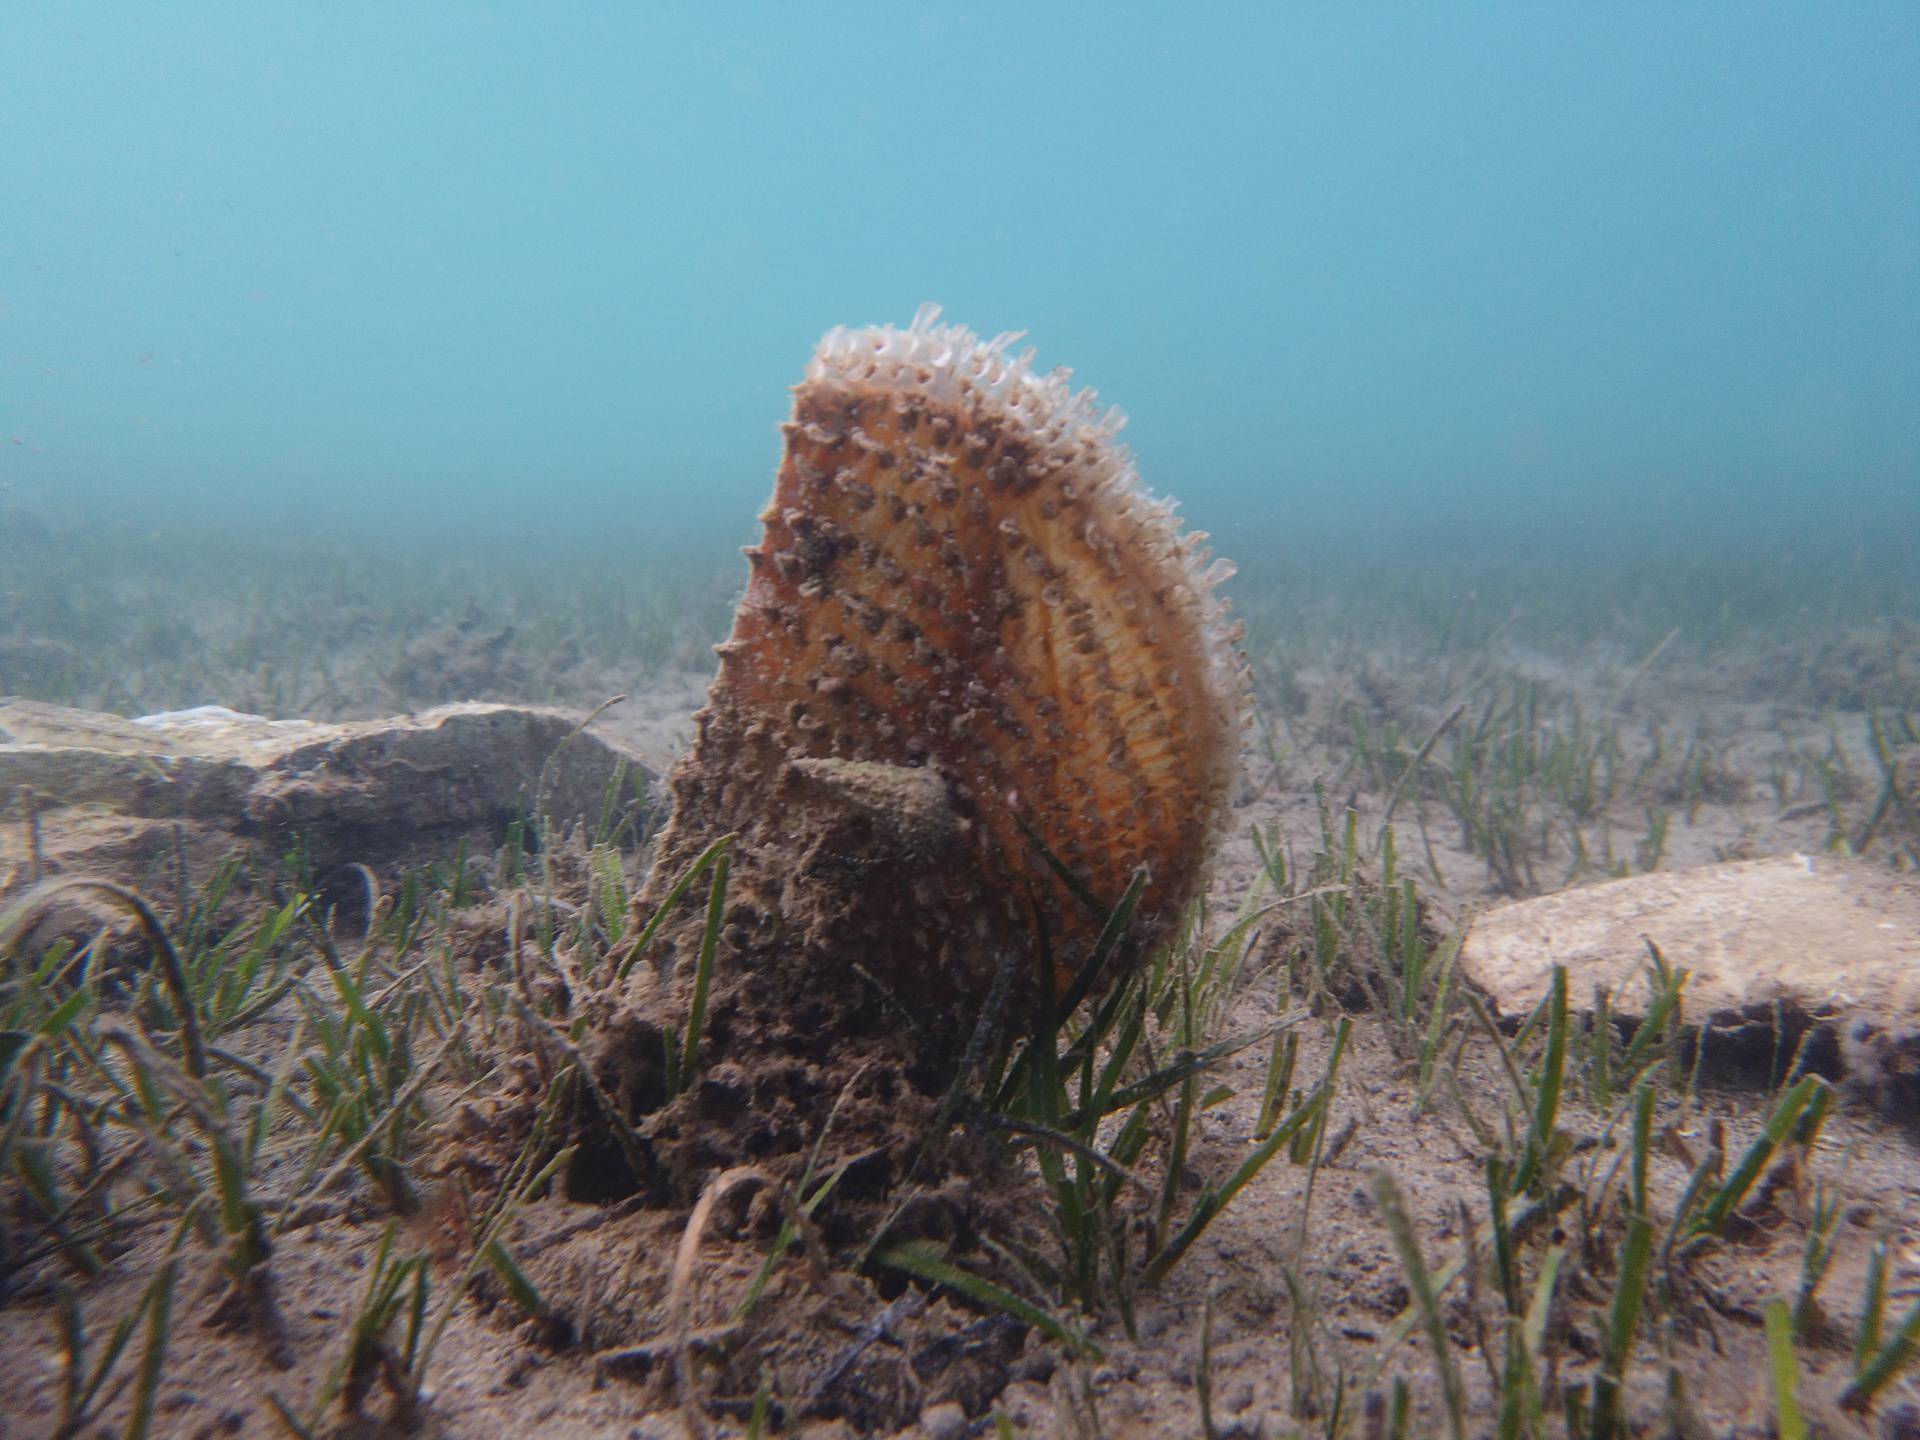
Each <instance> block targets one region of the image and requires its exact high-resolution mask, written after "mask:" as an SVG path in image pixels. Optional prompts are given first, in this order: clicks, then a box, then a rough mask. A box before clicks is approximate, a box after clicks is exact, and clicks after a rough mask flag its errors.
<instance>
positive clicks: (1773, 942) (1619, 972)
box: [1460, 855, 1920, 1108]
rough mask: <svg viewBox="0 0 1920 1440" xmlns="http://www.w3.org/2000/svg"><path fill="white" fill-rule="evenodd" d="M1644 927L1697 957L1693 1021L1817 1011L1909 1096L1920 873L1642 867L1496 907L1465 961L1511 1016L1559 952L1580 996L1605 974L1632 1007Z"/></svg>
mask: <svg viewBox="0 0 1920 1440" xmlns="http://www.w3.org/2000/svg"><path fill="white" fill-rule="evenodd" d="M1648 941H1652V942H1653V944H1655V945H1657V946H1658V947H1659V948H1660V953H1661V954H1662V956H1663V957H1665V959H1666V961H1667V963H1668V964H1670V965H1674V966H1684V967H1685V968H1686V970H1687V971H1688V972H1689V978H1688V980H1687V986H1686V991H1685V995H1684V1002H1683V1003H1684V1006H1685V1014H1686V1017H1687V1019H1688V1020H1689V1021H1691V1022H1694V1023H1705V1024H1706V1025H1708V1026H1709V1027H1710V1028H1713V1029H1718V1030H1729V1031H1745V1032H1753V1031H1755V1030H1758V1031H1760V1032H1761V1034H1760V1035H1758V1036H1756V1037H1755V1038H1759V1039H1766V1038H1769V1037H1770V1036H1771V1035H1772V1032H1773V1029H1774V1027H1775V1026H1776V1025H1779V1024H1781V1023H1782V1022H1784V1023H1785V1024H1786V1025H1787V1027H1788V1028H1789V1030H1790V1031H1792V1032H1796V1033H1797V1032H1798V1031H1800V1030H1801V1029H1803V1028H1804V1027H1806V1026H1808V1025H1812V1026H1814V1027H1817V1029H1819V1030H1820V1031H1822V1032H1824V1033H1826V1034H1829V1035H1831V1036H1832V1038H1833V1041H1834V1042H1835V1043H1834V1045H1833V1046H1831V1047H1829V1048H1828V1053H1829V1054H1831V1055H1833V1056H1834V1058H1835V1059H1836V1061H1837V1063H1838V1064H1839V1066H1840V1067H1841V1068H1843V1069H1844V1070H1845V1071H1846V1072H1847V1074H1848V1075H1849V1077H1850V1078H1851V1079H1853V1080H1855V1081H1857V1082H1860V1083H1863V1084H1867V1085H1874V1086H1878V1085H1881V1084H1884V1085H1886V1086H1887V1087H1888V1091H1887V1097H1888V1098H1890V1099H1891V1100H1893V1101H1894V1102H1895V1103H1896V1104H1897V1105H1899V1106H1900V1107H1901V1108H1911V1107H1912V1105H1913V1101H1914V1098H1915V1093H1916V1087H1915V1086H1914V1085H1913V1083H1912V1082H1911V1080H1910V1079H1908V1078H1907V1077H1908V1076H1909V1075H1910V1074H1911V1073H1912V1072H1914V1071H1916V1070H1920V1064H1917V1063H1916V1062H1917V1061H1920V878H1916V877H1915V876H1912V875H1909V874H1904V873H1902V872H1898V871H1894V870H1891V869H1889V868H1888V867H1886V866H1885V865H1880V864H1874V863H1870V862H1867V861H1862V860H1856V859H1844V858H1841V857H1838V856H1824V855H1822V856H1812V855H1785V856H1778V857H1775V858H1772V859H1767V860H1749V861H1741V862H1737V863H1732V864H1724V865H1709V866H1705V867H1703V868H1700V869H1694V870H1681V871H1673V872H1668V873H1660V874H1653V875H1636V876H1633V877H1631V878H1629V879H1625V880H1611V881H1606V882H1603V883H1601V884H1598V885H1587V886H1582V887H1580V888H1577V889H1573V890H1566V891H1562V892H1560V893H1559V894H1555V895H1546V896H1542V897H1540V898H1538V899H1534V900H1521V901H1516V902H1513V903H1510V904H1506V905H1500V906H1496V907H1495V908H1493V909H1491V910H1488V911H1487V912H1485V913H1484V914H1482V915H1481V916H1480V917H1479V918H1478V919H1476V920H1475V921H1474V922H1473V926H1472V929H1471V930H1470V932H1469V933H1468V936H1467V939H1466V942H1465V944H1464V945H1463V946H1462V948H1461V952H1460V964H1461V968H1462V970H1463V972H1464V973H1465V974H1466V975H1467V976H1468V978H1469V979H1471V980H1472V981H1473V982H1474V983H1475V984H1476V985H1478V986H1479V987H1480V988H1481V989H1482V990H1483V991H1485V992H1486V993H1487V995H1488V996H1489V997H1490V998H1491V999H1492V1000H1493V1002H1494V1005H1495V1006H1496V1008H1497V1011H1498V1013H1499V1014H1500V1015H1502V1016H1504V1017H1507V1018H1516V1017H1519V1016H1524V1015H1525V1014H1527V1013H1528V1012H1529V1011H1530V1010H1532V1009H1533V1007H1534V1006H1535V1005H1537V1004H1538V1003H1539V1002H1540V1000H1541V998H1542V997H1543V996H1545V995H1546V993H1547V991H1548V988H1549V986H1550V985H1551V983H1552V978H1553V967H1554V966H1556V965H1564V966H1565V967H1566V969H1567V982H1568V995H1569V998H1570V999H1571V1000H1572V1001H1573V1002H1574V1003H1576V1004H1580V1003H1585V1002H1587V1001H1589V1000H1590V999H1591V997H1592V996H1593V995H1594V993H1595V991H1596V989H1599V990H1604V991H1605V992H1606V993H1607V996H1608V1004H1609V1006H1610V1008H1611V1009H1612V1011H1613V1013H1614V1014H1615V1015H1616V1016H1617V1017H1619V1018H1621V1019H1623V1020H1633V1019H1637V1018H1639V1017H1640V1016H1642V1015H1644V1014H1645V1012H1646V1008H1647V1003H1648V1000H1649V999H1650V997H1651V993H1652V991H1651V987H1650V984H1649V981H1648V967H1649V955H1648V950H1647V942H1648ZM1711 1053H1712V1051H1711V1048H1710V1050H1709V1054H1710V1055H1711Z"/></svg>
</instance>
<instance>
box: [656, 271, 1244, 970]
mask: <svg viewBox="0 0 1920 1440" xmlns="http://www.w3.org/2000/svg"><path fill="white" fill-rule="evenodd" d="M938 313H939V312H938V311H937V309H935V308H934V307H931V306H926V307H923V308H922V309H921V311H920V313H919V314H918V315H917V316H916V317H915V319H914V321H913V324H912V325H911V326H910V327H909V328H908V329H906V330H896V329H892V328H880V329H872V330H862V331H855V332H849V331H845V330H835V331H834V332H832V333H831V334H829V335H828V336H827V337H826V338H825V339H824V340H823V341H822V342H821V345H820V348H819V351H818V352H817V354H816V355H815V357H814V360H813V363H812V364H811V365H810V366H809V367H808V370H807V377H806V380H805V382H804V383H803V384H801V385H800V386H799V387H798V388H797V389H796V391H795V401H794V411H793V419H792V421H791V422H790V423H789V424H787V425H786V426H785V427H784V434H785V437H786V456H785V459H784V462H783V463H782V465H781V467H780V473H779V478H778V481H777V483H776V485H775V488H774V494H773V499H772V501H771V503H770V504H769V505H768V507H767V510H766V512H765V514H764V515H763V516H762V517H761V518H762V520H763V521H764V523H765V526H766V530H765V536H764V538H763V540H762V541H761V543H760V544H759V545H758V546H756V547H753V548H750V549H749V550H748V551H747V552H746V553H747V555H748V557H749V559H750V561H751V564H752V577H751V580H750V582H749V584H748V587H747V592H746V596H745V598H744V599H743V600H742V602H741V605H740V609H739V613H738V614H737V616H736V617H735V620H734V627H733V633H732V636H731V637H730V638H729V639H728V640H727V641H726V643H724V644H723V645H721V646H719V647H718V649H719V653H720V655H721V657H722V659H721V666H720V673H719V676H718V677H717V678H716V680H715V682H714V686H713V690H712V692H711V695H710V697H709V707H708V710H707V711H705V712H703V717H702V729H701V736H700V740H699V741H698V743H697V744H696V747H695V749H694V751H693V753H692V754H691V755H690V756H689V757H688V759H687V761H686V762H685V763H684V766H683V771H684V773H683V774H682V775H681V776H680V777H677V780H676V789H677V790H682V792H683V793H682V800H681V803H682V804H683V805H685V804H687V803H688V802H687V799H686V796H687V794H693V793H697V794H698V795H699V796H700V797H701V799H700V802H699V808H700V823H701V827H702V829H703V830H705V831H706V834H707V836H708V837H709V838H710V836H711V835H712V834H714V833H718V827H722V826H724V827H727V828H736V829H743V830H744V831H749V832H752V831H759V832H763V833H764V832H765V830H766V827H768V826H773V827H778V826H779V825H780V824H781V823H782V821H781V818H780V817H781V814H782V813H785V812H783V810H782V807H781V805H780V804H779V803H778V801H777V798H776V797H775V796H772V795H766V794H762V795H758V796H755V795H753V794H751V793H748V792H749V790H750V789H751V786H750V785H749V784H748V783H747V782H746V781H745V780H743V779H741V778H740V777H741V776H744V775H746V774H747V773H748V772H749V771H751V770H752V769H753V767H752V766H750V765H744V764H742V763H739V762H737V761H732V760H730V759H729V751H730V750H731V749H733V748H739V749H740V750H741V751H742V752H743V753H744V751H745V750H746V749H747V748H748V742H749V741H751V742H752V743H753V744H757V745H759V746H760V747H761V748H762V749H763V750H764V749H765V747H767V746H771V747H772V748H773V749H774V750H775V751H777V752H779V753H781V754H784V755H785V757H786V758H787V759H788V760H789V761H793V760H800V759H813V760H819V759H837V760H842V761H872V762H881V763H882V764H883V765H887V766H901V767H932V768H933V769H935V770H936V771H937V772H938V773H939V774H940V775H941V776H943V777H944V779H945V781H946V786H947V792H948V796H949V800H950V804H951V808H952V811H953V814H954V815H955V816H956V817H957V818H958V820H959V822H960V824H959V825H958V826H957V832H958V834H959V835H960V836H961V839H960V841H959V842H958V843H959V845H960V848H961V850H962V851H963V852H964V859H956V858H955V857H954V856H952V855H948V856H946V857H945V858H943V859H942V861H941V862H940V864H941V870H942V873H943V876H945V877H946V880H947V893H948V894H950V895H958V896H960V897H961V898H960V899H959V901H958V902H957V905H956V910H957V913H956V914H954V915H953V916H952V917H951V919H950V923H947V924H945V925H944V926H942V927H937V929H938V933H940V934H942V935H945V936H947V937H949V938H950V937H952V936H953V935H955V934H958V933H960V932H963V931H964V932H968V933H969V934H970V935H971V936H972V937H973V938H972V941H971V942H970V945H971V948H976V949H980V948H984V949H986V950H989V951H992V952H993V953H994V954H996V955H997V954H1004V953H1005V952H1006V950H1007V948H1008V947H1009V946H1012V947H1018V948H1023V949H1026V950H1029V951H1030V950H1031V949H1032V947H1033V944H1034V935H1035V910H1036V907H1037V908H1038V910H1039V911H1040V913H1041V914H1043V915H1044V916H1045V924H1046V927H1047V930H1048V933H1049V936H1050V939H1051V942H1052V945H1053V947H1054V951H1055V953H1056V955H1057V957H1058V963H1059V965H1060V967H1061V969H1060V971H1059V972H1058V973H1059V975H1060V976H1064V975H1066V974H1070V973H1071V968H1072V966H1073V965H1075V964H1076V963H1077V961H1078V958H1079V957H1080V956H1081V955H1084V953H1085V948H1084V947H1085V944H1086V942H1087V941H1088V940H1089V939H1090V937H1091V935H1092V934H1093V933H1095V927H1094V925H1093V923H1092V922H1091V920H1090V919H1089V917H1088V916H1087V914H1086V913H1085V910H1084V907H1082V906H1081V905H1079V904H1077V903H1076V902H1075V901H1074V900H1073V899H1072V898H1071V897H1070V896H1069V895H1068V894H1067V893H1066V892H1065V891H1064V889H1063V887H1062V886H1061V885H1060V883H1059V882H1058V880H1057V879H1056V878H1055V876H1054V875H1053V874H1052V873H1051V871H1050V869H1049V867H1048V866H1047V864H1046V862H1045V860H1044V859H1043V857H1042V856H1041V855H1039V854H1038V853H1037V852H1036V850H1035V848H1034V846H1033V845H1032V843H1031V841H1030V840H1029V839H1028V838H1027V837H1026V835H1025V834H1023V832H1022V822H1023V821H1024V823H1025V825H1026V826H1027V827H1030V828H1031V830H1032V831H1033V832H1035V833H1037V834H1038V835H1039V836H1040V837H1041V838H1042V839H1043V840H1044V841H1045V842H1046V844H1047V846H1048V847H1049V848H1050V849H1051V850H1052V851H1053V853H1054V854H1055V855H1056V856H1057V857H1059V859H1060V860H1062V861H1063V862H1064V863H1065V864H1066V865H1067V866H1068V867H1069V868H1070V869H1071V870H1072V871H1073V872H1074V873H1075V874H1076V875H1077V876H1078V877H1079V878H1080V879H1081V880H1082V881H1083V882H1084V883H1085V884H1086V885H1087V886H1088V888H1090V889H1091V890H1092V892H1093V893H1094V894H1095V895H1096V896H1097V897H1099V898H1100V899H1101V900H1102V901H1104V902H1106V903H1108V904H1111V903H1112V902H1113V901H1115V900H1117V899H1118V898H1119V896H1120V895H1121V893H1122V892H1123V891H1124V890H1125V889H1126V886H1127V884H1128V882H1129V879H1130V878H1131V876H1132V874H1133V872H1134V870H1135V868H1136V867H1138V866H1142V865H1144V866H1146V867H1147V868H1148V871H1149V876H1150V879H1149V884H1148V888H1147V891H1146V894H1145V896H1144V897H1143V901H1142V905H1141V909H1140V912H1139V913H1140V914H1141V916H1142V917H1143V918H1144V920H1145V922H1146V923H1147V924H1149V925H1153V924H1158V925H1162V926H1164V925H1165V924H1167V923H1168V922H1170V921H1171V920H1172V919H1174V918H1175V917H1176V916H1177V915H1178V913H1179V911H1180V909H1181V907H1182V906H1183V905H1184V904H1185V903H1186V902H1187V901H1188V900H1190V899H1191V898H1192V897H1193V896H1194V895H1195V894H1196V893H1197V890H1198V888H1199V885H1200V882H1201V878H1202V873H1203V868H1204V865H1205V863H1206V859H1207V856H1208V852H1209V850H1210V847H1211V842H1212V840H1213V838H1214V837H1215V835H1216V834H1217V832H1218V831H1219V829H1220V827H1221V824H1222V821H1223V819H1224V817H1225V812H1226V807H1227V800H1228V790H1229V786H1230V784H1231V781H1232V778H1233V776H1234V774H1235V771H1236V767H1237V764H1238V758H1239V749H1240V740H1241V731H1242V729H1243V726H1244V723H1245V715H1246V708H1247V698H1246V697H1247V679H1246V671H1245V666H1244V663H1243V661H1242V660H1241V658H1240V656H1239V655H1238V654H1237V653H1236V652H1235V650H1234V648H1233V646H1234V642H1235V641H1236V640H1237V639H1238V638H1239V637H1238V634H1237V633H1234V632H1230V630H1229V627H1228V626H1227V624H1226V621H1225V617H1224V606H1223V605H1222V604H1221V603H1220V602H1219V601H1218V600H1217V599H1216V598H1215V597H1214V595H1213V593H1212V592H1213V587H1214V585H1215V584H1216V583H1217V582H1218V581H1219V580H1221V579H1223V578H1224V577H1225V576H1226V575H1227V574H1230V573H1231V569H1232V567H1231V566H1230V565H1227V564H1225V562H1221V563H1218V564H1216V565H1214V566H1213V567H1211V568H1207V566H1206V559H1207V554H1206V552H1205V551H1204V550H1202V549H1201V548H1200V542H1201V541H1202V540H1203V539H1204V538H1205V537H1204V536H1203V535H1199V534H1186V535H1182V534H1181V533H1180V532H1179V529H1178V525H1177V523H1176V521H1175V520H1174V518H1173V514H1172V507H1171V506H1170V505H1168V504H1166V503H1164V502H1156V501H1154V500H1153V499H1151V498H1150V497H1149V496H1148V495H1147V494H1146V493H1145V492H1144V491H1143V490H1142V488H1141V486H1140V483H1139V479H1138V476H1137V473H1136V471H1135V469H1134V466H1133V464H1132V463H1131V460H1130V459H1129V457H1128V454H1127V451H1126V450H1125V448H1124V447H1122V446H1120V445H1118V444H1117V443H1116V441H1115V438H1114V436H1115V432H1116V431H1117V430H1118V429H1119V428H1120V426H1121V424H1122V423H1124V421H1123V419H1122V417H1120V415H1119V414H1118V412H1114V411H1109V412H1105V413H1102V412H1101V411H1099V410H1098V408H1097V407H1096V405H1095V403H1094V399H1093V395H1092V392H1091V391H1085V390H1083V391H1081V392H1079V393H1077V394H1076V393H1073V392H1072V391H1070V389H1069V387H1068V385H1067V372H1065V371H1055V372H1053V373H1052V374H1050V375H1044V376H1043V375H1037V374H1035V373H1034V372H1033V371H1032V370H1031V369H1030V368H1029V365H1028V359H1029V357H1030V355H1031V352H1028V354H1027V355H1023V356H1020V357H1017V358H1015V357H1011V356H1009V355H1008V354H1007V351H1008V348H1009V346H1010V345H1011V343H1012V341H1013V340H1014V339H1015V338H1017V337H1015V336H1010V335H1003V336H1001V337H999V338H998V339H995V340H993V341H991V342H986V343H983V342H981V341H980V340H979V339H978V337H976V336H975V335H973V334H972V333H971V332H969V331H967V330H965V329H963V328H961V327H958V326H942V325H939V324H937V323H936V321H937V318H938ZM1237 628H1238V627H1234V631H1237ZM789 768H790V767H789ZM703 770H704V771H705V772H706V773H704V775H703V774H702V773H701V772H702V771H703ZM721 771H724V772H725V773H717V772H721ZM683 782H684V785H683ZM695 782H697V783H695ZM716 797H718V799H717V801H716ZM796 813H797V812H796ZM1016 817H1017V818H1016ZM677 818H678V817H677ZM796 823H797V822H796ZM672 838H673V837H672V835H671V833H670V836H669V841H670V842H671V841H672ZM692 843H693V837H681V839H680V843H679V844H678V845H677V847H676V846H675V845H673V844H672V843H669V844H668V846H667V847H666V849H665V850H663V854H667V853H669V852H671V851H672V850H674V849H676V848H677V849H678V850H679V851H681V852H683V853H691V847H692ZM743 843H744V844H749V845H750V844H751V843H753V835H752V834H751V833H748V834H745V835H744V836H743ZM962 864H964V867H965V868H964V870H962V871H960V872H958V878H959V879H960V880H961V881H963V882H964V883H961V884H958V885H956V884H954V883H953V882H954V879H955V875H956V869H955V867H956V866H959V865H962ZM942 943H943V944H944V943H947V942H946V941H943V942H942ZM927 958H929V959H931V958H932V957H927ZM889 968H898V967H897V966H891V967H889ZM963 968H964V969H965V970H966V971H967V973H968V975H969V976H970V977H972V978H971V980H970V983H969V985H967V986H957V987H956V988H960V989H966V988H975V989H977V988H978V983H979V977H980V976H981V975H990V974H991V973H992V961H991V959H988V960H987V961H986V962H984V963H982V962H981V961H980V960H979V958H978V957H969V962H968V963H967V964H966V965H965V966H964V967H963Z"/></svg>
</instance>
